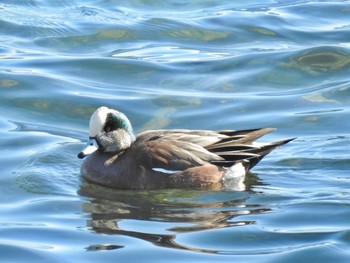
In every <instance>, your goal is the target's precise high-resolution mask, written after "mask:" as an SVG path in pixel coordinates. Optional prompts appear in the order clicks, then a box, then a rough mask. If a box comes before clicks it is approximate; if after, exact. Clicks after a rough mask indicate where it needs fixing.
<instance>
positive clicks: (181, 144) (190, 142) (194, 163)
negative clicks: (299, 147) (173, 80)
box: [78, 107, 294, 189]
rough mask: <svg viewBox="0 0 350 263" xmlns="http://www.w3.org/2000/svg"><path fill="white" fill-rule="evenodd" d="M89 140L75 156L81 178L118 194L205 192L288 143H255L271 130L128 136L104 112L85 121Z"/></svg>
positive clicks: (120, 121) (123, 124) (128, 129)
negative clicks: (179, 190)
mask: <svg viewBox="0 0 350 263" xmlns="http://www.w3.org/2000/svg"><path fill="white" fill-rule="evenodd" d="M89 126H90V140H89V142H88V144H87V147H86V148H85V149H84V150H83V151H82V152H80V153H79V154H78V157H79V158H84V157H86V156H87V158H86V159H85V160H84V162H83V163H82V166H81V173H82V175H83V176H84V177H85V178H86V179H87V180H88V181H90V182H93V183H97V184H100V185H103V186H107V187H113V188H122V189H150V188H153V189H159V188H210V187H213V186H215V185H220V184H221V183H222V182H223V181H225V180H227V178H230V177H231V178H236V177H242V176H243V177H244V175H245V174H246V172H248V171H249V170H250V169H251V168H253V167H254V166H255V165H256V164H257V163H258V162H259V161H260V160H261V159H262V158H263V157H264V156H265V155H267V154H268V153H270V152H271V151H272V150H274V149H275V148H276V147H278V146H281V145H283V144H286V143H288V142H289V141H291V140H293V139H294V138H293V139H287V140H282V141H278V142H272V143H265V144H262V143H256V142H255V141H256V140H257V139H258V138H260V137H262V136H263V135H265V134H267V133H269V132H271V131H273V130H275V129H274V128H263V129H251V130H237V131H235V130H219V131H209V130H180V129H179V130H177V129H176V130H150V131H145V132H142V133H140V134H138V135H137V136H135V135H134V132H133V129H132V126H131V123H130V121H129V120H128V118H127V117H126V116H125V115H124V114H123V113H121V112H119V111H117V110H113V109H109V108H107V107H100V108H98V109H97V110H96V111H95V112H94V113H93V114H92V116H91V119H90V125H89Z"/></svg>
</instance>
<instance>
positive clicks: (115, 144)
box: [97, 129, 135, 153]
mask: <svg viewBox="0 0 350 263" xmlns="http://www.w3.org/2000/svg"><path fill="white" fill-rule="evenodd" d="M97 141H98V142H99V143H100V144H101V146H102V148H103V151H104V152H110V153H119V152H121V151H124V150H126V149H128V148H129V147H130V146H131V144H132V143H133V142H134V141H135V135H134V134H133V133H130V132H128V131H127V130H124V129H117V130H115V131H111V132H107V133H102V134H100V135H98V136H97Z"/></svg>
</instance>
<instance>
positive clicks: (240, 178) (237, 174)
mask: <svg viewBox="0 0 350 263" xmlns="http://www.w3.org/2000/svg"><path fill="white" fill-rule="evenodd" d="M245 175H246V170H245V168H244V166H243V164H242V163H237V164H235V165H232V166H231V167H230V168H228V169H227V170H226V172H225V175H224V177H223V179H222V183H223V185H224V188H225V189H228V190H233V191H244V190H245V184H244V179H245Z"/></svg>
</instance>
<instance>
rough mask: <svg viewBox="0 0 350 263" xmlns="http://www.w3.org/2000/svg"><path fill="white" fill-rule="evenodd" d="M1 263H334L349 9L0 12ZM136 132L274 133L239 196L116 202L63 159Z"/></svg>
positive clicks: (11, 7)
mask: <svg viewBox="0 0 350 263" xmlns="http://www.w3.org/2000/svg"><path fill="white" fill-rule="evenodd" d="M0 11H1V16H0V36H1V40H0V62H1V63H0V100H1V104H0V110H1V116H0V135H1V140H0V147H1V155H0V164H1V166H2V167H1V168H2V169H1V172H0V181H1V184H0V192H1V194H0V204H1V206H0V211H1V214H0V255H1V257H0V262H26V263H28V262H77V261H79V262H100V261H101V262H102V261H103V262H116V261H120V262H124V261H130V262H177V261H179V260H184V259H186V261H187V262H228V261H237V262H330V261H332V262H347V261H348V260H349V256H350V253H349V245H350V223H349V220H348V219H349V218H350V191H349V189H350V175H349V172H350V155H349V150H348V148H347V147H349V146H350V132H349V131H350V122H349V121H348V120H349V111H350V106H349V105H350V77H349V76H350V74H349V73H350V42H349V34H350V22H349V21H350V20H349V16H350V2H349V1H296V0H290V1H287V0H286V1H272V0H271V1H263V2H262V1H257V0H251V1H225V0H221V1H181V0H171V1H150V0H149V1H146V0H129V1H114V0H109V1H108V0H100V1H89V2H86V1H81V0H74V1H63V0H60V1H39V0H38V1H29V0H28V1H13V0H11V1H10V0H3V1H1V3H0ZM101 105H105V106H109V107H112V108H117V109H119V110H121V111H123V112H125V113H126V114H127V115H128V116H129V117H130V119H131V121H132V123H133V124H134V128H135V130H136V131H142V130H145V129H153V128H191V129H243V128H256V127H270V126H271V127H277V128H278V131H277V132H275V133H274V134H272V135H270V136H269V137H268V139H269V140H274V139H275V140H277V139H282V138H289V137H295V136H297V137H298V139H297V140H296V141H294V142H292V143H290V144H288V145H287V146H284V147H282V148H279V149H278V150H276V151H275V152H274V153H272V154H271V155H269V156H268V157H267V158H265V159H264V160H263V161H262V162H261V163H260V164H259V165H258V166H257V167H256V168H255V169H254V171H253V172H254V173H253V174H251V175H249V177H248V178H247V179H246V182H245V191H228V190H221V191H220V190H218V191H199V190H161V191H118V190H112V189H106V188H102V187H99V186H96V185H92V184H89V183H87V182H85V181H84V180H82V179H81V177H80V175H79V169H80V164H81V162H80V160H78V159H77V158H76V154H77V153H78V152H79V151H80V149H81V147H82V146H83V144H84V141H85V140H86V138H87V136H88V133H87V128H88V127H87V126H88V120H89V117H90V115H91V113H92V112H93V111H94V110H95V109H96V107H98V106H101Z"/></svg>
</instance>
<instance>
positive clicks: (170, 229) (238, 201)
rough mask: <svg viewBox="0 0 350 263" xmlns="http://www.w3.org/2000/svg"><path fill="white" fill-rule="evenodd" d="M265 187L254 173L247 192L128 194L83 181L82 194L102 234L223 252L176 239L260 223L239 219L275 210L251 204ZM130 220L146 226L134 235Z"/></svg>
mask: <svg viewBox="0 0 350 263" xmlns="http://www.w3.org/2000/svg"><path fill="white" fill-rule="evenodd" d="M261 184H262V183H261V182H260V180H259V179H258V177H257V176H256V175H254V174H250V175H249V176H248V177H247V179H246V181H245V185H246V190H245V191H240V192H235V191H227V190H216V191H204V190H181V189H166V190H152V191H127V190H117V189H109V188H105V187H101V186H98V185H94V184H90V183H88V182H83V183H82V185H81V188H80V191H79V194H80V195H82V196H86V197H89V198H90V200H88V201H86V202H85V203H84V204H83V211H84V212H85V213H88V214H89V218H88V220H87V226H88V227H89V228H91V230H93V231H94V232H96V233H101V234H109V235H123V236H128V237H134V238H137V239H141V240H144V241H147V242H150V243H152V244H154V245H155V246H159V247H167V248H174V249H181V250H189V251H196V252H205V253H220V251H217V250H209V249H201V248H195V247H190V246H187V245H182V244H180V243H179V242H177V241H176V237H177V235H178V234H180V233H191V232H195V231H204V230H211V229H222V228H228V227H237V226H245V225H250V224H255V221H254V220H239V217H240V216H242V215H253V214H261V213H265V212H268V211H270V210H271V208H269V207H266V205H259V204H252V203H249V202H247V200H248V199H249V198H250V197H251V196H252V195H254V194H256V192H254V190H253V188H252V186H255V185H261ZM128 220H130V221H132V222H135V221H134V220H137V221H142V222H141V223H140V224H137V226H136V227H132V228H134V229H132V230H130V226H129V227H128V229H123V223H122V221H123V222H126V221H128ZM148 223H150V224H152V227H151V228H149V227H147V224H148ZM163 223H166V224H163ZM143 224H144V225H145V226H144V228H143ZM164 225H165V226H166V229H164ZM123 247H124V246H122V245H120V244H115V245H113V246H112V247H111V246H108V248H105V247H104V245H96V244H94V245H92V246H91V247H88V248H87V250H88V251H91V250H92V251H95V250H111V249H119V248H123Z"/></svg>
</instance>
